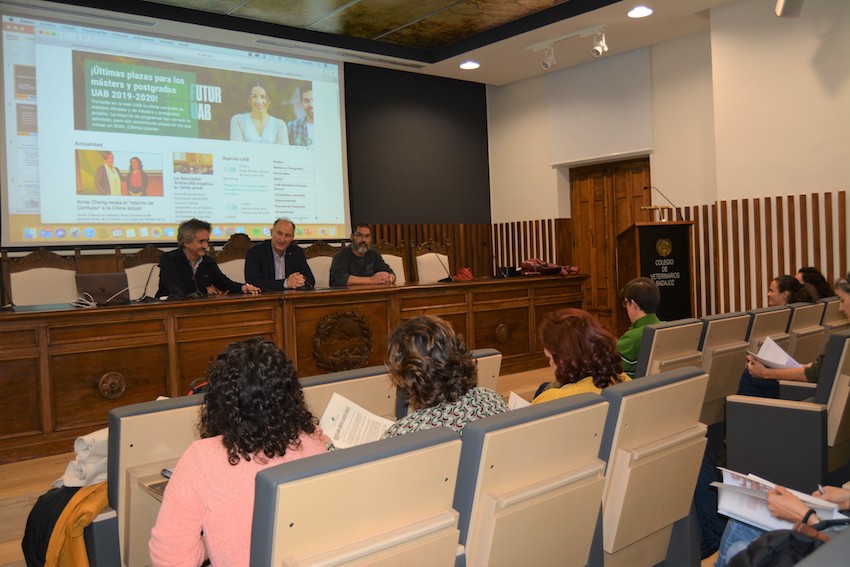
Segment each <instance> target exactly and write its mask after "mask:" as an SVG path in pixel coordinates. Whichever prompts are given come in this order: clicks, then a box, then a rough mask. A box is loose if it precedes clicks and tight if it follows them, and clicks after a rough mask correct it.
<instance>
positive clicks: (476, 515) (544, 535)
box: [454, 394, 608, 567]
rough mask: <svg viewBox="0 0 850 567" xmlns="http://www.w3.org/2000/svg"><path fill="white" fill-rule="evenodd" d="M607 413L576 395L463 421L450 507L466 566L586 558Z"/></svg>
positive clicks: (592, 399) (594, 400)
mask: <svg viewBox="0 0 850 567" xmlns="http://www.w3.org/2000/svg"><path fill="white" fill-rule="evenodd" d="M607 412H608V404H607V403H605V402H603V401H602V398H600V397H599V396H597V395H595V394H579V395H575V396H570V397H567V398H562V399H560V400H554V401H551V402H547V403H545V404H539V405H535V406H529V407H526V408H522V409H517V410H514V411H511V412H506V413H502V414H499V415H494V416H491V417H486V418H483V419H479V420H476V421H474V422H472V423H470V424H469V425H467V426H466V427H464V430H463V443H462V451H461V458H460V471H459V472H458V482H457V490H456V492H455V499H454V507H455V509H456V510H457V511H458V512H460V524H459V525H460V541H461V543H462V544H463V545H464V550H465V555H466V565H467V566H469V567H472V566H487V565H491V566H498V565H504V566H506V567H507V566H513V565H575V566H582V565H586V564H587V563H588V556H589V554H590V549H591V541H592V539H593V532H594V529H595V528H596V518H597V517H598V516H599V510H600V503H601V499H602V489H603V487H604V485H605V476H604V473H605V462H604V461H602V460H601V459H600V458H599V447H600V441H601V439H602V432H603V430H604V427H605V419H606V416H607Z"/></svg>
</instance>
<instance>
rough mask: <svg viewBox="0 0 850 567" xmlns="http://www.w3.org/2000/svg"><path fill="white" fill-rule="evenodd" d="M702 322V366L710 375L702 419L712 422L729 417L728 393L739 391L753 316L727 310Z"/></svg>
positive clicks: (703, 319)
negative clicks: (748, 333) (727, 415)
mask: <svg viewBox="0 0 850 567" xmlns="http://www.w3.org/2000/svg"><path fill="white" fill-rule="evenodd" d="M702 321H703V322H704V324H705V327H704V329H703V334H702V338H701V340H700V350H701V351H702V369H703V370H704V371H705V373H706V374H708V387H707V389H706V392H705V402H704V403H703V405H702V415H700V421H701V422H703V423H704V424H706V425H713V424H715V423H720V422H723V421H724V420H725V419H726V396H731V395H732V394H734V393H735V392H737V391H738V384H739V383H740V380H741V373H742V372H743V371H744V367H745V366H746V364H747V349H748V348H749V343H748V342H747V341H746V337H747V328H748V327H749V326H750V315H748V314H747V313H742V312H737V313H725V314H721V315H712V316H710V317H703V318H702Z"/></svg>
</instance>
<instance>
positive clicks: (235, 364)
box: [149, 338, 327, 567]
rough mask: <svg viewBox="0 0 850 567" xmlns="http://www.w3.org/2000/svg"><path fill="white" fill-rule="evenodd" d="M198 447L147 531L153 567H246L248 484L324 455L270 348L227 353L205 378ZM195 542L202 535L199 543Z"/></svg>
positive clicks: (244, 347)
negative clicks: (268, 471) (268, 472)
mask: <svg viewBox="0 0 850 567" xmlns="http://www.w3.org/2000/svg"><path fill="white" fill-rule="evenodd" d="M208 375H209V382H210V384H209V389H208V390H207V391H206V394H205V398H204V404H203V405H202V406H201V416H200V424H199V426H198V429H199V431H200V437H201V439H200V440H199V441H195V442H194V443H192V444H191V445H190V446H189V448H188V449H186V452H185V453H183V456H182V457H181V458H180V461H179V462H178V463H177V466H176V467H175V469H174V473H173V474H172V476H171V480H169V482H168V487H167V489H166V490H165V495H164V498H163V500H162V507H161V508H160V511H159V516H158V517H157V519H156V525H154V527H153V530H152V531H151V539H150V546H149V547H150V553H151V561H152V562H153V565H154V566H157V567H158V566H163V565H181V566H183V565H185V566H193V567H194V566H198V565H201V564H202V563H203V562H204V561H205V560H206V559H209V560H210V561H211V563H212V564H213V565H248V562H249V556H250V548H251V521H252V518H253V511H254V477H256V476H257V473H258V472H259V471H261V470H263V469H265V468H268V467H272V466H275V465H279V464H281V463H286V462H288V461H293V460H295V459H300V458H302V457H308V456H311V455H316V454H319V453H324V452H325V451H326V450H327V446H326V439H325V438H324V436H323V435H322V431H321V429H319V427H318V426H317V425H316V422H315V420H314V419H313V416H312V415H311V414H310V411H309V410H308V409H307V406H306V404H305V403H304V395H303V393H302V391H301V385H300V383H299V382H298V376H296V374H295V368H294V367H293V366H292V362H291V361H290V360H289V358H287V356H286V355H285V354H284V353H283V352H281V350H280V349H279V348H278V347H277V346H276V345H275V344H274V343H272V342H269V341H267V340H265V339H261V338H255V339H249V340H246V341H242V342H237V343H233V344H231V345H229V346H228V347H227V348H225V349H224V353H223V354H221V355H219V357H218V358H217V359H216V361H215V362H214V363H213V364H212V366H211V367H210V370H209V373H208ZM202 534H203V535H202Z"/></svg>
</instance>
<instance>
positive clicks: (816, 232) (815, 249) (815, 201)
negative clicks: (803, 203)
mask: <svg viewBox="0 0 850 567" xmlns="http://www.w3.org/2000/svg"><path fill="white" fill-rule="evenodd" d="M811 211H812V213H811V224H810V225H809V226H811V227H812V263H811V264H806V265H807V266H808V265H811V266H817V267H818V269H819V270H825V269H826V268H825V267H824V266H823V262H822V255H821V248H820V247H821V222H820V196H819V195H818V194H817V193H812V207H811ZM802 218H803V222H805V218H806V217H805V215H804V216H803V217H802Z"/></svg>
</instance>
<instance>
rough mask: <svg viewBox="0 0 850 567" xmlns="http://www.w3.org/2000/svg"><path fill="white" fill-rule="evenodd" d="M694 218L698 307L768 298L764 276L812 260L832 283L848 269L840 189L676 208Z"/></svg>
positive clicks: (760, 303) (736, 305)
mask: <svg viewBox="0 0 850 567" xmlns="http://www.w3.org/2000/svg"><path fill="white" fill-rule="evenodd" d="M680 212H681V214H682V215H683V216H684V218H685V219H686V220H692V221H694V223H695V224H694V231H695V232H694V243H695V248H696V251H695V267H696V271H695V274H694V276H695V281H696V282H697V290H696V293H697V314H698V316H701V315H710V314H714V313H728V312H732V311H746V310H748V309H754V308H757V307H764V306H765V305H767V288H768V285H769V284H770V280H771V279H773V278H774V277H776V276H778V275H781V274H792V275H793V274H794V273H796V272H797V270H798V269H799V268H800V267H802V266H814V267H816V268H818V269H819V270H820V271H821V272H823V273H824V275H825V276H826V279H827V280H828V281H830V282H834V281H835V280H836V279H838V278H841V277H844V276H845V275H846V274H847V270H848V256H847V237H848V234H847V223H848V214H850V210H848V208H847V198H846V193H845V192H844V191H835V192H831V193H830V192H826V193H810V194H807V195H788V196H785V197H763V198H754V199H735V200H728V201H719V202H717V203H714V204H712V205H701V206H692V207H684V208H682V209H680Z"/></svg>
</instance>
